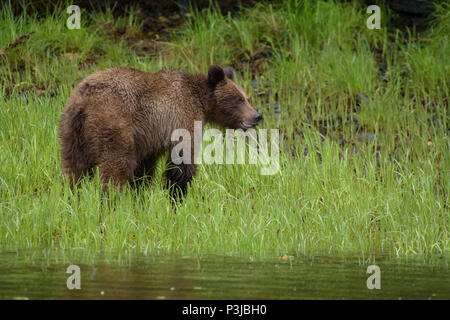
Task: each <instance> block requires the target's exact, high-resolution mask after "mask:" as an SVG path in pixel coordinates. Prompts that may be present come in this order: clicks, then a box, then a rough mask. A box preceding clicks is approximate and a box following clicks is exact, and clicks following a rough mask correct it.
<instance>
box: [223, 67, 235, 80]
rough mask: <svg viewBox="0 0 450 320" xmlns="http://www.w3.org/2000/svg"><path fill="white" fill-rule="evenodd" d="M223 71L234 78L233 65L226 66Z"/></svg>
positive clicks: (228, 76)
mask: <svg viewBox="0 0 450 320" xmlns="http://www.w3.org/2000/svg"><path fill="white" fill-rule="evenodd" d="M223 73H224V74H225V77H227V78H228V79H230V80H234V69H233V68H232V67H226V68H224V69H223Z"/></svg>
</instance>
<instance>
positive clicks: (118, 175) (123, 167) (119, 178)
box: [98, 154, 136, 193]
mask: <svg viewBox="0 0 450 320" xmlns="http://www.w3.org/2000/svg"><path fill="white" fill-rule="evenodd" d="M107 159H108V160H105V161H103V162H101V163H100V164H99V165H98V168H99V171H100V180H101V183H102V186H103V192H105V193H106V192H107V191H108V183H109V182H111V183H113V184H115V185H117V186H119V187H120V191H122V190H123V187H124V186H125V185H126V184H127V182H131V180H132V178H133V173H134V170H135V168H136V160H135V159H134V158H130V156H128V155H125V156H124V155H117V154H115V155H114V154H108V156H107Z"/></svg>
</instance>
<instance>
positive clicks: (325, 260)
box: [0, 250, 450, 300]
mask: <svg viewBox="0 0 450 320" xmlns="http://www.w3.org/2000/svg"><path fill="white" fill-rule="evenodd" d="M448 262H449V259H448V258H436V259H433V260H432V261H426V260H419V259H417V260H404V261H402V260H397V259H392V258H379V259H376V261H373V262H368V261H367V260H366V262H363V261H362V260H361V259H358V258H355V257H348V258H333V257H291V256H283V257H279V258H275V259H264V260H263V259H262V260H253V261H252V260H251V259H249V258H248V257H246V258H243V257H223V256H204V257H195V256H176V255H149V256H145V255H133V256H130V257H125V258H124V257H120V256H106V255H103V254H95V255H90V256H88V257H87V256H84V255H83V254H82V253H80V252H78V253H77V254H70V253H65V254H61V253H50V254H49V253H43V252H42V251H29V250H28V251H18V252H15V251H10V252H3V253H0V299H395V300H397V299H450V280H449V279H450V277H449V275H450V274H449V269H448ZM70 265H77V266H78V267H79V268H80V286H81V289H79V290H77V289H72V290H69V289H68V287H67V280H68V278H69V277H71V276H72V274H71V273H67V268H68V267H69V266H70ZM369 265H376V266H378V267H379V268H380V286H381V288H380V289H368V287H367V279H368V278H369V277H370V276H371V275H372V274H373V273H367V268H368V266H369ZM72 279H73V278H72ZM69 282H70V283H74V282H73V281H69Z"/></svg>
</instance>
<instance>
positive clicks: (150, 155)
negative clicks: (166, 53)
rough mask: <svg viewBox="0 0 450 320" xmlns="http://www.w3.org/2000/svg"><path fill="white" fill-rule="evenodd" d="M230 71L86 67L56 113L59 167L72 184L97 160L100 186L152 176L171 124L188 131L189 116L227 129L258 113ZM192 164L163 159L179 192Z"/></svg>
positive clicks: (191, 122) (168, 142) (168, 145)
mask: <svg viewBox="0 0 450 320" xmlns="http://www.w3.org/2000/svg"><path fill="white" fill-rule="evenodd" d="M232 78H233V77H232V72H231V69H229V68H225V70H222V69H221V68H219V67H216V66H212V67H210V69H209V72H208V75H204V74H198V75H192V74H189V73H185V72H182V71H161V72H158V73H155V74H151V73H146V72H141V71H138V70H134V69H130V68H112V69H108V70H103V71H98V72H95V73H93V74H92V75H90V76H88V77H87V78H86V79H85V80H83V81H82V82H81V83H80V84H79V85H78V86H77V87H76V88H75V89H74V90H73V91H72V93H71V95H70V97H69V99H68V102H67V106H66V107H65V109H64V110H63V113H62V117H61V132H60V137H61V144H62V150H61V153H62V168H63V172H64V174H66V175H67V176H69V177H70V178H71V180H72V181H73V182H75V183H76V182H77V181H78V180H79V179H80V178H81V177H82V176H83V175H85V174H88V173H91V172H92V170H93V169H94V168H95V167H98V168H99V171H100V176H101V181H102V184H103V188H104V190H106V188H107V186H106V185H107V182H108V181H111V182H113V183H114V184H117V185H119V186H120V188H121V189H122V187H123V186H124V185H125V184H126V183H127V182H131V181H133V179H134V178H143V177H144V176H146V177H151V175H152V174H153V171H154V168H155V163H156V161H157V159H158V158H159V156H160V155H161V154H163V153H164V152H165V151H170V150H171V149H172V147H173V146H174V145H176V144H177V143H178V142H172V141H171V139H170V137H171V134H172V132H173V130H175V129H179V128H184V129H187V130H189V131H190V132H191V137H194V134H193V133H194V121H195V120H199V121H202V122H203V123H204V122H214V123H216V124H219V125H220V126H224V127H229V128H243V125H242V122H243V121H245V122H246V123H250V124H252V125H254V124H256V122H258V121H259V119H258V118H257V117H256V118H255V115H258V114H257V113H256V111H255V110H254V109H253V108H252V107H251V106H250V104H249V102H248V97H247V95H246V94H245V92H244V91H243V90H242V88H240V87H239V86H237V85H236V84H235V83H234V82H233V81H232ZM255 119H256V120H255ZM191 154H192V161H191V163H193V158H194V157H195V156H196V155H194V152H192V153H191ZM168 161H169V162H170V152H169V159H168ZM195 171H196V165H195V164H181V165H178V166H174V165H173V164H171V165H169V169H168V170H167V171H166V178H167V187H169V188H171V187H173V188H172V191H175V190H178V191H179V192H181V193H182V194H184V193H185V192H186V186H187V183H188V182H189V181H190V180H191V179H192V177H193V175H194V174H195ZM140 180H141V179H138V181H140Z"/></svg>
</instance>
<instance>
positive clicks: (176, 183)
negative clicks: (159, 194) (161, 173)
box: [166, 157, 197, 202]
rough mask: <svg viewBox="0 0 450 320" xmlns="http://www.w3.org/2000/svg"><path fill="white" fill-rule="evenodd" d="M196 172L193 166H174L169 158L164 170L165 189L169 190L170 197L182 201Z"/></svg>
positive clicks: (195, 166)
mask: <svg viewBox="0 0 450 320" xmlns="http://www.w3.org/2000/svg"><path fill="white" fill-rule="evenodd" d="M196 170H197V165H195V164H185V163H181V164H178V165H176V164H174V163H173V162H172V161H171V159H170V157H169V161H168V168H167V170H166V188H167V189H169V193H170V196H171V197H172V199H174V200H179V201H180V202H181V201H182V198H183V196H185V195H186V191H187V185H188V183H189V182H190V181H191V180H192V178H193V177H194V175H195V172H196Z"/></svg>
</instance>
